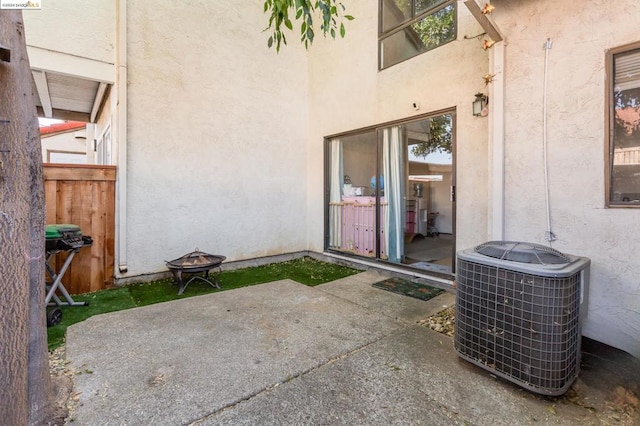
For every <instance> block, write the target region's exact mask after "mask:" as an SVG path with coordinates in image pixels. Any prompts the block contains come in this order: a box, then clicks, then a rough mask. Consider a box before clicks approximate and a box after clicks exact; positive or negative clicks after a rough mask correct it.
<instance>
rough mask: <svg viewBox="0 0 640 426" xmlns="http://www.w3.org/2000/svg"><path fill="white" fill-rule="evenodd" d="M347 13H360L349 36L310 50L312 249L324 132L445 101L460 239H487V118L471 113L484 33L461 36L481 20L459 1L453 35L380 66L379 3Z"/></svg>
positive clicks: (484, 68)
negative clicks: (449, 111) (451, 126)
mask: <svg viewBox="0 0 640 426" xmlns="http://www.w3.org/2000/svg"><path fill="white" fill-rule="evenodd" d="M348 12H349V13H350V14H352V15H354V16H355V17H356V19H355V20H354V21H351V22H348V24H347V35H346V37H345V38H344V39H341V40H335V41H334V40H331V39H327V40H324V39H318V40H317V41H316V42H315V43H314V45H313V47H312V48H311V49H310V52H309V61H310V66H309V88H310V102H309V105H310V138H309V142H308V143H309V149H308V155H309V179H308V192H309V199H308V200H309V205H308V208H307V212H308V215H309V220H308V221H309V224H310V226H309V241H310V246H311V249H313V250H316V251H321V250H322V249H323V238H322V232H323V227H322V226H321V225H320V224H321V223H322V221H323V211H324V210H323V192H322V191H323V164H322V162H321V161H320V160H319V159H321V158H322V156H323V138H324V137H325V136H328V135H332V134H337V133H342V132H347V131H350V130H354V129H358V128H361V127H366V126H371V125H377V124H381V123H384V122H388V121H391V120H396V119H404V118H409V117H414V116H417V115H420V114H424V113H428V112H433V111H438V110H442V109H446V108H455V109H456V111H457V116H456V121H457V124H456V136H457V153H456V154H457V158H456V160H457V167H458V173H457V191H458V200H457V201H458V202H457V211H458V220H457V240H456V243H457V245H458V247H465V248H466V247H467V246H471V245H475V244H478V243H481V242H483V241H485V240H486V238H487V224H486V221H487V199H486V194H487V190H488V189H487V167H488V166H487V162H488V158H487V125H488V122H487V119H485V118H477V117H473V116H472V114H471V102H472V101H473V99H474V96H473V95H474V94H475V93H476V92H477V91H478V90H481V89H484V80H483V79H482V76H484V75H485V74H486V73H487V72H488V67H489V60H488V53H487V52H485V51H484V50H483V49H482V41H481V40H478V39H471V40H465V39H464V36H465V35H469V36H475V35H477V34H478V33H481V32H482V30H481V28H480V26H479V25H478V24H477V22H476V21H475V20H474V18H473V17H472V16H471V14H470V13H469V12H468V10H467V8H466V7H465V6H464V5H463V4H458V39H457V40H456V41H454V42H451V43H449V44H447V45H445V46H442V47H440V48H437V49H435V50H432V51H430V52H427V53H424V54H422V55H419V56H416V57H414V58H412V59H409V60H407V61H405V62H402V63H400V64H397V65H394V66H392V67H390V68H387V69H385V70H383V71H378V66H377V61H378V52H377V42H378V8H377V2H350V3H349V4H348ZM414 102H415V103H419V104H420V109H419V110H418V111H416V110H414V108H413V105H412V104H413V103H414ZM470 211H472V212H473V214H465V212H470Z"/></svg>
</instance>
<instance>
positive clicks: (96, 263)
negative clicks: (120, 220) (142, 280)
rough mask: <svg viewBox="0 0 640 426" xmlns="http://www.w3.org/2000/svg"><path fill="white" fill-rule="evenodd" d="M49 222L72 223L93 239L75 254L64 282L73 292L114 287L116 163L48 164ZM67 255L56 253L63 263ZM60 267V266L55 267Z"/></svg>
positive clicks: (45, 184)
mask: <svg viewBox="0 0 640 426" xmlns="http://www.w3.org/2000/svg"><path fill="white" fill-rule="evenodd" d="M44 179H45V183H44V190H45V205H46V223H47V224H56V223H57V224H62V223H72V224H75V225H78V226H79V227H80V229H81V230H82V233H83V235H89V236H91V238H92V239H93V245H92V246H91V247H90V248H83V249H82V250H80V252H79V253H78V254H76V256H75V257H74V259H73V261H72V262H71V265H70V266H69V269H67V272H66V274H65V275H64V277H63V279H62V282H63V283H64V286H65V288H66V289H67V290H68V291H69V293H71V294H79V293H88V292H92V291H97V290H102V289H105V288H110V287H112V286H113V273H114V236H115V183H116V182H115V181H116V167H115V166H96V165H72V164H45V165H44ZM65 257H66V254H64V253H59V254H58V255H56V260H55V262H52V263H54V264H55V265H62V264H63V262H64V259H65ZM56 269H57V268H56Z"/></svg>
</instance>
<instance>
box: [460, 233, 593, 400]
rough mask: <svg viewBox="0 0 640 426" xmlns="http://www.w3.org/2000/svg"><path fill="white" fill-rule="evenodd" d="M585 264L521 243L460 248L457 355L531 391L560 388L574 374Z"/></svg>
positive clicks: (556, 391) (557, 392)
mask: <svg viewBox="0 0 640 426" xmlns="http://www.w3.org/2000/svg"><path fill="white" fill-rule="evenodd" d="M589 266H590V260H589V259H587V258H584V257H577V256H572V255H567V254H563V253H560V252H559V251H557V250H553V249H551V248H549V247H545V246H542V245H538V244H531V243H523V242H511V241H490V242H487V243H484V244H481V245H479V246H477V247H475V248H474V249H469V250H463V251H460V252H458V254H457V273H456V281H457V293H456V321H455V328H456V329H455V341H454V342H455V349H456V352H457V353H458V355H459V356H460V357H461V358H463V359H466V360H467V361H470V362H472V363H474V364H476V365H478V366H480V367H482V368H484V369H486V370H488V371H490V372H491V373H493V374H495V375H498V376H500V377H502V378H504V379H507V380H509V381H511V382H514V383H516V384H518V385H520V386H522V387H524V388H526V389H529V390H531V391H533V392H536V393H540V394H544V395H561V394H563V393H565V392H566V391H567V389H568V388H569V387H570V386H571V384H572V383H573V381H574V380H575V379H576V378H577V377H578V373H579V372H580V345H581V323H582V321H583V320H584V318H585V316H586V312H587V290H588V281H589Z"/></svg>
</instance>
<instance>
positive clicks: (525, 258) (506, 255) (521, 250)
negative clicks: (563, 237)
mask: <svg viewBox="0 0 640 426" xmlns="http://www.w3.org/2000/svg"><path fill="white" fill-rule="evenodd" d="M475 251H476V252H477V253H480V254H483V255H485V256H488V257H493V258H495V259H502V260H509V261H511V262H520V263H534V264H538V265H559V264H563V263H569V262H570V261H571V259H569V257H567V256H566V255H564V254H562V253H561V252H559V251H558V250H555V249H552V248H551V247H547V246H543V245H540V244H533V243H522V242H517V241H489V242H486V243H484V244H480V245H479V246H477V247H476V248H475Z"/></svg>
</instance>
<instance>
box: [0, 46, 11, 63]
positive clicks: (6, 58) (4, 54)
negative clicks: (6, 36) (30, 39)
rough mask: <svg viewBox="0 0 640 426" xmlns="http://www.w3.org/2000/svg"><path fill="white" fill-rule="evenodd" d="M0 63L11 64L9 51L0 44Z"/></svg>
mask: <svg viewBox="0 0 640 426" xmlns="http://www.w3.org/2000/svg"><path fill="white" fill-rule="evenodd" d="M0 61H2V62H11V49H9V48H8V47H4V46H3V45H1V44H0Z"/></svg>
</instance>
